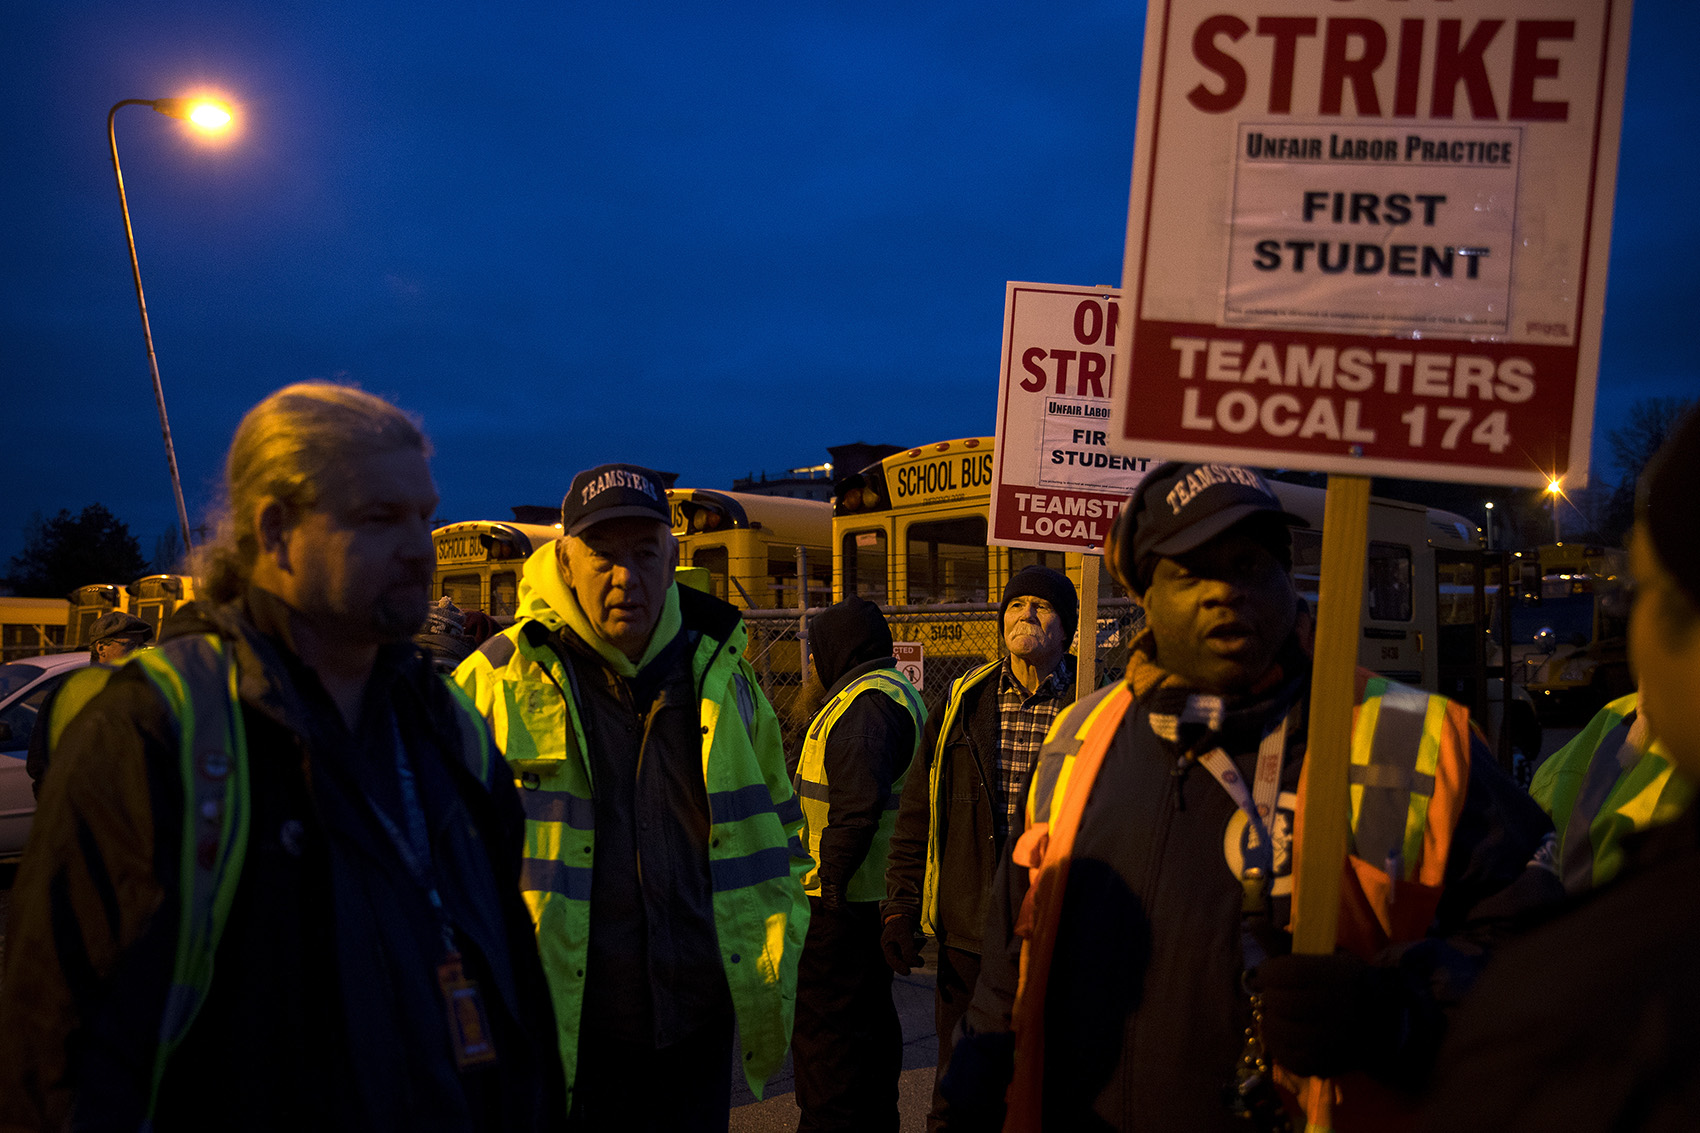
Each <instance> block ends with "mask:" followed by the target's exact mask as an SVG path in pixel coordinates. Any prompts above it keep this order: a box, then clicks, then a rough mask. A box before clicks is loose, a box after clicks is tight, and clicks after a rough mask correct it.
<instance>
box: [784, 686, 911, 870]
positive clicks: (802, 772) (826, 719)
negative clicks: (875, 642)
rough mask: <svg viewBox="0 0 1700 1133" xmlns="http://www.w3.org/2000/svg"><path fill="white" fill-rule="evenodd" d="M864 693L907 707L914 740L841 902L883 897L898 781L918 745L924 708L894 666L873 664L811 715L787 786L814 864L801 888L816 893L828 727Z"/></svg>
mask: <svg viewBox="0 0 1700 1133" xmlns="http://www.w3.org/2000/svg"><path fill="white" fill-rule="evenodd" d="M865 692H873V693H884V694H885V695H886V696H889V697H891V699H893V700H895V701H896V702H897V703H898V704H900V705H902V706H903V708H905V709H906V710H907V711H908V712H909V718H910V719H911V720H912V721H914V724H915V742H914V744H913V745H912V746H911V748H910V751H909V758H908V759H906V760H904V763H903V770H902V771H900V772H899V773H898V775H897V777H896V778H895V779H894V780H892V784H891V797H890V798H889V799H887V800H886V805H885V812H884V813H883V814H881V815H880V822H879V828H878V829H877V831H876V832H875V834H874V841H873V845H871V846H869V847H868V856H867V857H865V858H863V859H862V864H861V865H860V866H858V867H857V869H856V872H855V874H854V875H853V876H852V877H851V878H850V884H849V886H848V887H847V888H846V891H845V893H844V899H845V900H846V901H879V900H883V899H884V898H885V865H886V858H887V857H889V856H890V854H891V832H892V830H893V829H895V828H896V826H897V806H898V803H899V802H900V801H901V799H902V796H903V783H904V780H905V779H906V778H907V777H908V775H909V765H910V764H911V763H913V762H914V760H915V753H916V752H918V751H920V750H921V729H922V728H923V727H924V726H925V724H926V722H927V710H926V708H925V707H923V706H922V704H921V694H920V693H918V692H916V691H915V686H914V685H912V684H910V683H909V682H908V680H906V679H905V678H904V676H903V674H901V673H899V672H898V671H897V670H896V669H875V670H874V671H873V672H871V673H865V674H863V675H862V676H860V677H857V678H856V679H855V680H854V681H851V682H850V683H849V684H848V685H846V686H845V687H844V689H843V690H842V691H840V692H839V694H838V695H837V696H835V697H833V698H832V699H831V700H830V701H828V702H827V705H826V707H825V708H822V709H821V710H820V711H819V712H818V713H816V714H815V718H814V722H813V723H812V724H810V725H809V731H808V735H807V737H806V738H805V739H804V740H803V754H802V755H801V757H799V759H798V760H797V775H796V778H795V779H794V780H793V785H794V786H795V788H796V790H797V795H798V797H799V798H801V799H802V802H803V844H804V845H805V846H806V847H808V851H809V857H811V858H813V859H814V862H815V864H814V865H812V866H810V868H809V872H808V873H807V874H805V875H804V876H803V890H804V892H806V893H808V894H809V896H811V897H818V896H819V895H820V840H821V835H822V834H823V833H824V832H825V831H826V824H827V815H828V809H829V808H828V805H827V802H828V798H829V795H830V791H831V787H830V784H828V782H827V775H826V741H827V737H828V736H830V735H831V734H832V727H833V725H834V724H836V723H838V721H839V719H840V718H841V717H842V716H843V715H844V713H845V712H846V711H847V710H848V709H849V707H850V705H851V703H852V702H854V701H855V699H856V698H857V697H859V696H861V695H862V694H863V693H865Z"/></svg>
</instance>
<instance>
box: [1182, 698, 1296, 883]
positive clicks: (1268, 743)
mask: <svg viewBox="0 0 1700 1133" xmlns="http://www.w3.org/2000/svg"><path fill="white" fill-rule="evenodd" d="M1292 716H1293V713H1292V712H1291V711H1289V712H1288V713H1286V714H1285V715H1283V716H1282V717H1281V722H1280V723H1279V724H1277V725H1276V726H1275V727H1274V728H1272V729H1271V730H1270V731H1268V732H1267V733H1265V734H1264V736H1263V742H1262V743H1261V744H1259V745H1258V748H1257V769H1256V771H1255V772H1254V776H1253V779H1252V787H1251V789H1250V790H1247V789H1246V784H1245V776H1243V775H1241V774H1240V772H1239V768H1237V767H1235V766H1234V761H1233V760H1232V759H1230V758H1228V753H1227V752H1225V751H1223V750H1222V749H1221V748H1214V749H1212V750H1211V751H1210V752H1208V753H1206V754H1205V755H1202V756H1200V757H1199V760H1198V762H1199V763H1201V764H1203V765H1204V769H1205V770H1206V771H1208V772H1210V774H1211V776H1212V777H1213V778H1214V779H1215V780H1216V782H1218V783H1220V784H1222V789H1223V790H1224V791H1227V792H1228V797H1229V798H1231V799H1233V800H1234V805H1235V806H1237V807H1239V808H1240V810H1241V811H1242V812H1244V814H1245V816H1246V820H1247V821H1248V822H1249V823H1250V824H1251V837H1250V838H1249V839H1248V840H1247V845H1246V866H1247V868H1251V867H1256V868H1258V869H1261V870H1262V871H1263V877H1264V878H1265V879H1267V880H1270V881H1273V879H1274V876H1275V840H1274V839H1273V838H1271V837H1270V836H1269V824H1270V823H1271V822H1272V821H1273V820H1274V816H1275V803H1276V800H1277V799H1278V798H1279V797H1280V794H1281V761H1282V758H1283V757H1284V756H1285V754H1286V748H1287V724H1288V722H1289V721H1290V720H1291V719H1292Z"/></svg>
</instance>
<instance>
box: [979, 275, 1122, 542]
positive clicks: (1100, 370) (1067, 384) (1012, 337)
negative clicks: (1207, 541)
mask: <svg viewBox="0 0 1700 1133" xmlns="http://www.w3.org/2000/svg"><path fill="white" fill-rule="evenodd" d="M1120 312H1121V296H1120V294H1119V293H1118V292H1116V291H1115V290H1114V289H1112V288H1108V287H1068V286H1063V285H1058V284H1045V283H1010V284H1008V285H1007V288H1006V290H1005V293H1004V311H1003V362H1002V364H1001V366H1000V370H999V380H998V424H997V443H996V447H995V450H994V455H993V459H992V504H991V528H990V530H991V535H990V539H989V542H992V543H997V544H1001V545H1003V546H1006V547H1033V548H1036V549H1039V550H1047V551H1077V552H1084V553H1088V554H1097V553H1099V550H1100V548H1102V546H1103V544H1104V540H1105V538H1106V537H1107V536H1108V535H1109V533H1110V523H1111V522H1112V521H1113V520H1114V519H1115V516H1116V512H1117V511H1118V510H1119V509H1120V508H1121V505H1122V502H1123V501H1124V500H1126V499H1127V498H1128V496H1129V495H1130V494H1131V493H1132V492H1133V489H1134V486H1135V485H1137V484H1138V483H1139V482H1140V481H1141V480H1142V479H1144V478H1145V474H1146V472H1148V471H1149V470H1150V469H1151V468H1152V467H1154V466H1155V464H1156V461H1153V460H1151V459H1150V458H1149V457H1147V456H1139V455H1135V456H1130V455H1126V454H1125V453H1122V452H1114V451H1111V449H1110V445H1109V420H1110V402H1111V398H1110V394H1111V392H1112V388H1111V385H1110V363H1111V357H1112V355H1113V353H1114V345H1115V341H1116V324H1117V321H1118V319H1119V318H1120Z"/></svg>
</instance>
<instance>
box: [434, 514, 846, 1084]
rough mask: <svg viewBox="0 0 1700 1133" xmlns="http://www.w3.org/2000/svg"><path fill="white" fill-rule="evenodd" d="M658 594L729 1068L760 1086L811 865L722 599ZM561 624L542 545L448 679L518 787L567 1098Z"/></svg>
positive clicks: (585, 921) (569, 999) (576, 901)
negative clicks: (704, 872)
mask: <svg viewBox="0 0 1700 1133" xmlns="http://www.w3.org/2000/svg"><path fill="white" fill-rule="evenodd" d="M667 603H668V609H667V612H666V613H665V614H663V616H662V619H661V622H660V624H659V625H658V627H657V630H656V638H657V640H658V641H660V640H661V639H662V638H663V636H664V635H667V637H666V639H667V640H671V636H670V635H671V634H672V633H686V634H690V635H692V637H693V638H694V642H693V644H692V646H691V647H690V649H689V653H690V657H691V675H692V679H693V681H694V682H695V685H696V687H697V690H698V704H699V712H700V720H701V731H702V767H703V781H704V784H705V786H706V787H707V791H708V803H709V813H710V819H711V826H710V829H709V849H708V857H709V862H708V864H709V873H710V877H711V879H712V882H713V886H714V898H713V899H714V923H715V930H716V933H717V935H718V937H719V943H720V955H721V962H722V965H723V966H724V968H725V972H726V982H727V984H728V986H729V987H730V989H731V993H732V1005H733V1008H734V1010H735V1011H736V1013H737V1017H738V1034H739V1037H740V1039H741V1042H742V1049H743V1058H744V1075H745V1077H746V1079H747V1080H748V1081H749V1084H750V1089H751V1090H752V1091H754V1093H755V1094H756V1096H757V1097H760V1096H761V1093H762V1087H763V1085H764V1083H765V1082H766V1081H767V1079H768V1077H769V1076H771V1075H772V1074H773V1072H774V1071H775V1070H777V1069H778V1068H779V1065H780V1063H781V1062H782V1061H783V1060H784V1057H785V1051H786V1048H787V1047H789V1046H790V1043H791V1019H792V1014H793V1011H794V1009H795V1006H796V993H797V961H798V958H799V957H800V956H801V954H802V950H803V938H804V936H805V934H806V933H807V931H808V921H809V905H808V899H807V898H806V897H805V896H804V895H803V885H802V878H803V875H804V874H805V873H807V872H808V871H809V869H810V867H811V866H812V864H813V863H812V861H811V859H810V858H809V856H808V854H807V853H806V852H805V851H804V849H803V847H802V843H801V841H800V840H799V838H798V833H799V831H800V830H801V828H802V824H803V815H802V809H801V806H800V805H799V803H798V800H797V798H796V796H795V795H794V794H793V792H792V789H791V780H790V777H789V775H787V773H786V769H785V750H784V746H783V744H782V741H781V738H780V730H779V719H778V717H777V716H776V715H775V714H774V711H773V707H772V706H771V705H770V704H769V703H768V702H767V698H766V697H765V696H763V695H762V691H761V688H760V686H759V685H758V684H757V682H756V675H755V671H754V670H753V669H752V668H751V667H750V665H749V663H748V662H747V661H746V660H745V659H744V651H745V647H746V645H747V643H748V634H747V632H746V630H745V628H744V624H743V621H742V619H741V618H740V617H739V616H738V614H737V610H736V609H735V608H734V607H732V606H730V605H727V604H726V603H724V602H721V601H719V600H718V599H715V598H711V597H709V596H708V595H705V594H700V593H697V592H695V591H684V592H681V591H680V590H679V588H678V587H676V586H675V587H673V589H672V591H671V592H670V593H669V594H668V598H667ZM562 631H564V632H567V633H574V632H577V633H579V635H580V636H581V637H584V635H585V634H587V633H593V632H594V631H592V630H590V629H589V626H588V623H587V622H586V621H585V619H584V614H583V612H582V611H581V610H580V609H579V607H578V603H577V600H576V599H575V598H574V597H573V595H572V593H571V591H569V590H568V589H567V587H566V585H565V583H564V582H563V580H562V579H561V575H560V569H559V567H558V565H557V563H556V559H555V547H554V544H549V545H546V546H544V547H542V548H540V549H538V550H537V551H535V552H533V554H532V555H531V557H530V558H529V559H528V560H527V561H526V564H525V569H524V572H523V575H522V577H521V581H520V586H519V620H518V621H517V622H516V623H515V624H514V625H513V626H512V627H510V628H509V629H507V630H506V631H504V632H503V633H501V634H499V635H497V636H496V637H493V638H491V639H490V640H489V641H487V642H485V643H484V645H483V646H481V647H480V648H479V649H478V651H477V652H475V653H473V654H472V656H470V657H468V658H467V659H466V660H465V661H463V662H461V664H460V666H459V668H457V669H456V670H455V674H454V680H455V682H456V683H457V684H458V685H460V687H461V688H462V689H464V690H465V691H466V693H467V694H468V695H469V696H471V697H472V700H473V703H474V704H475V705H476V706H477V708H478V711H479V712H480V713H481V714H482V715H483V716H484V718H485V719H486V720H488V721H489V723H490V728H491V731H492V732H494V734H495V737H496V745H497V747H498V748H500V749H501V751H502V754H503V755H504V756H505V757H506V758H507V761H508V764H509V766H510V768H512V770H513V773H514V777H515V778H516V780H518V782H519V785H520V788H521V789H520V798H521V801H522V802H523V803H524V804H525V810H526V846H525V855H526V857H525V862H524V868H523V871H522V874H521V890H522V893H523V895H524V897H525V900H526V903H527V904H528V905H529V907H530V909H531V914H532V919H533V920H534V921H535V922H536V924H537V944H538V950H539V952H540V953H541V955H542V958H543V970H544V972H545V974H546V975H547V976H548V979H549V989H550V994H551V996H552V998H553V1001H554V1007H555V1024H556V1029H557V1032H558V1036H559V1041H560V1051H561V1062H562V1067H563V1069H564V1071H565V1074H566V1080H567V1090H568V1102H569V1105H570V1104H571V1092H572V1088H573V1083H574V1077H575V1071H576V1069H577V1064H578V1031H579V1021H580V1016H581V1013H582V1008H583V1004H584V971H585V957H586V954H587V951H588V947H589V941H590V918H591V916H592V915H593V913H594V910H592V908H591V907H590V883H591V875H592V870H593V869H594V863H595V858H596V829H595V805H594V801H593V800H594V784H593V783H592V781H591V764H590V759H589V754H588V752H587V751H586V740H585V731H584V727H583V724H582V722H581V717H580V708H579V705H578V703H577V701H576V699H575V694H574V692H573V684H574V679H573V676H572V674H571V673H570V672H569V671H568V669H567V668H566V666H564V665H563V663H562V661H561V658H560V656H559V655H558V654H557V653H556V652H555V650H554V648H553V647H551V646H550V645H549V643H548V642H549V638H550V637H551V636H552V635H554V634H556V633H558V632H562ZM586 640H587V641H589V639H588V638H586ZM589 643H590V644H591V645H592V646H593V647H594V646H595V645H596V643H595V642H589ZM651 650H652V652H656V651H658V648H657V646H654V645H652V647H651ZM599 652H601V653H603V654H604V656H606V652H607V651H606V650H599ZM656 1085H657V1088H658V1089H665V1088H666V1083H657V1084H656Z"/></svg>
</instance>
